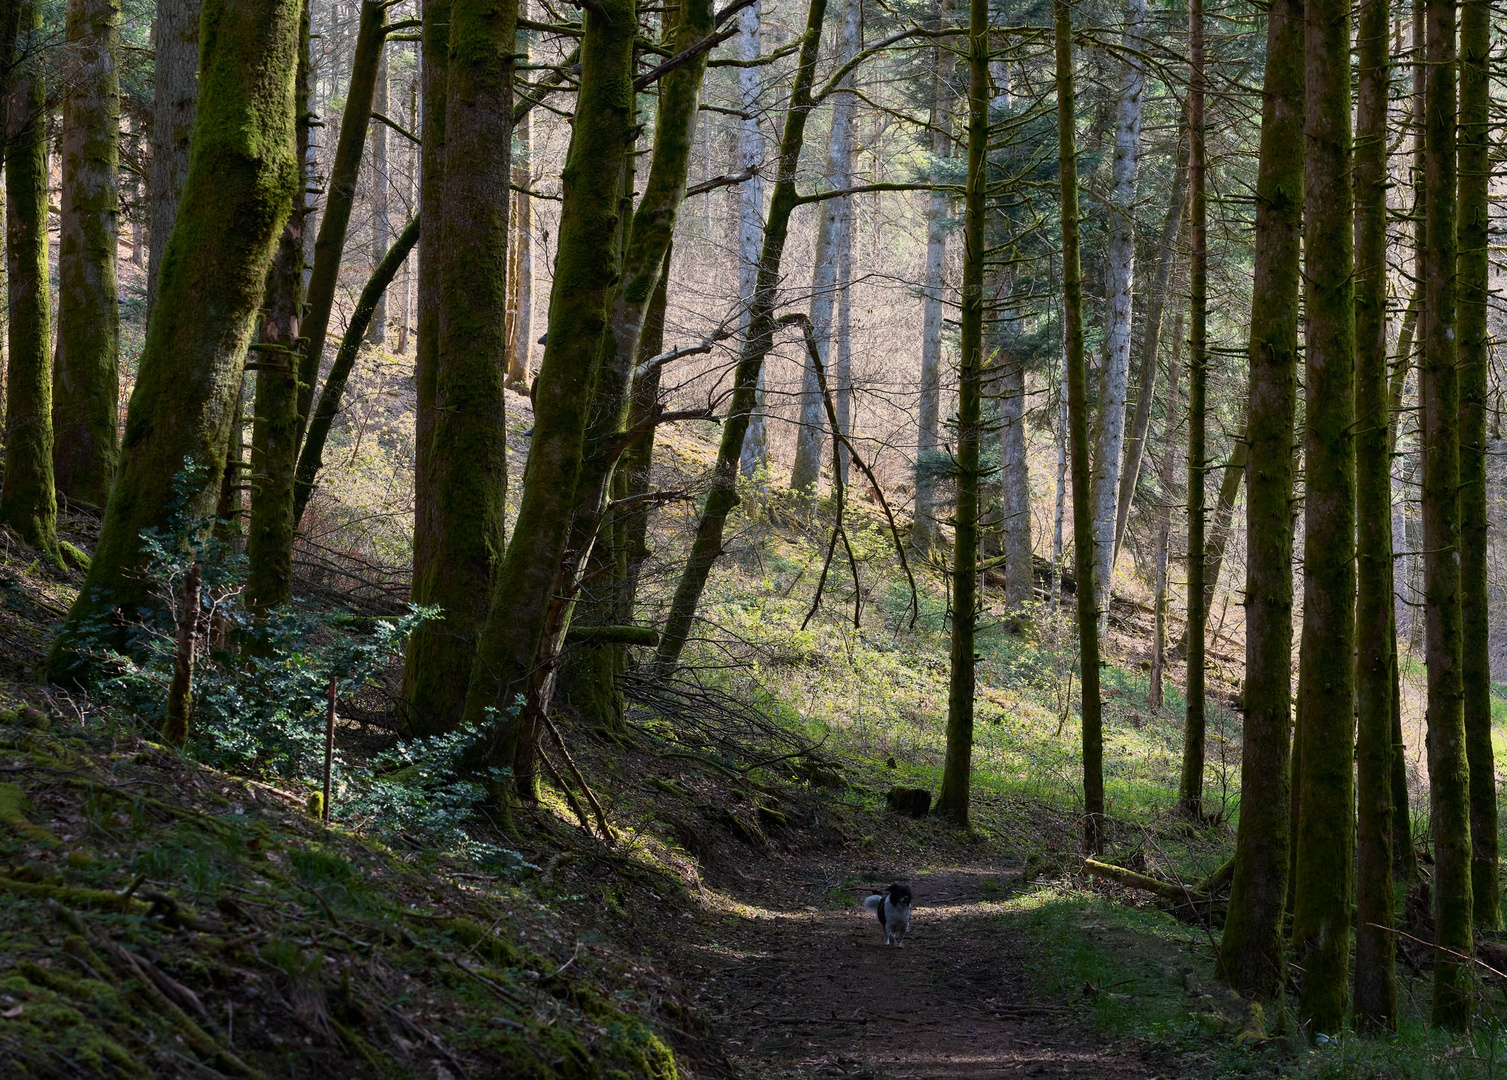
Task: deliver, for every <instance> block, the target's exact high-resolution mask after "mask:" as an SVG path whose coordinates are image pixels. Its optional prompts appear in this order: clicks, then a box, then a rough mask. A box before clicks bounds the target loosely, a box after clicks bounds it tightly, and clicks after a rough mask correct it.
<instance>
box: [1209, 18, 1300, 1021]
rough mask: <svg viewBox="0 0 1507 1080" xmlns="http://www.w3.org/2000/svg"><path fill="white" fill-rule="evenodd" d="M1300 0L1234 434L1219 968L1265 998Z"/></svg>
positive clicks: (1279, 959) (1279, 857)
mask: <svg viewBox="0 0 1507 1080" xmlns="http://www.w3.org/2000/svg"><path fill="white" fill-rule="evenodd" d="M1303 49H1304V13H1303V3H1302V0H1276V2H1275V3H1273V4H1272V5H1271V7H1270V8H1269V9H1268V11H1267V24H1266V75H1265V84H1264V86H1263V88H1262V109H1261V146H1260V164H1259V165H1258V168H1257V176H1256V236H1255V241H1256V245H1255V267H1254V270H1255V278H1254V281H1253V283H1252V289H1251V343H1250V376H1249V393H1248V399H1247V400H1248V404H1247V411H1246V442H1247V444H1248V446H1249V448H1250V449H1249V455H1250V456H1249V463H1248V465H1247V470H1248V471H1249V473H1250V476H1249V488H1248V491H1247V497H1246V524H1245V537H1246V577H1245V604H1246V609H1245V620H1246V633H1245V686H1244V690H1243V696H1244V698H1245V702H1244V704H1245V724H1244V732H1243V734H1244V739H1243V750H1242V754H1241V761H1240V790H1241V792H1242V797H1241V802H1240V824H1239V827H1238V829H1237V832H1236V837H1235V874H1234V877H1233V878H1232V879H1231V883H1230V905H1229V909H1228V911H1227V913H1226V915H1225V924H1224V935H1223V938H1222V939H1221V941H1220V949H1219V964H1220V968H1221V972H1222V974H1223V977H1224V979H1225V980H1226V981H1227V982H1228V983H1229V984H1230V985H1231V986H1232V987H1234V988H1235V989H1236V990H1238V991H1240V992H1241V993H1242V994H1247V995H1249V996H1251V997H1254V998H1262V999H1268V1000H1269V999H1271V998H1272V997H1275V996H1276V994H1277V993H1278V992H1279V991H1280V990H1281V988H1282V986H1283V984H1284V983H1285V981H1286V973H1285V966H1284V962H1283V934H1282V913H1283V908H1284V906H1285V904H1286V895H1287V880H1288V868H1289V856H1290V850H1291V843H1290V840H1291V833H1292V815H1291V809H1292V797H1293V793H1294V792H1293V788H1292V785H1291V781H1290V773H1289V769H1290V767H1291V766H1290V757H1291V741H1290V739H1291V736H1290V731H1291V728H1292V557H1293V505H1292V499H1293V474H1294V472H1295V470H1294V467H1293V465H1294V462H1293V456H1294V455H1293V427H1294V425H1295V424H1296V422H1297V393H1298V292H1299V288H1298V287H1299V282H1300V281H1301V278H1300V271H1299V256H1300V253H1301V250H1302V226H1303V157H1304V155H1303V111H1304V97H1305V92H1304V75H1303Z"/></svg>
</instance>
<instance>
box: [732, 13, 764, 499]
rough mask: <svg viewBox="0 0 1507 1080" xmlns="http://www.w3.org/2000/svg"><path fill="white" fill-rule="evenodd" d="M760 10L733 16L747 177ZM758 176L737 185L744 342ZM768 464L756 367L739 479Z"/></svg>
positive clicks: (757, 154)
mask: <svg viewBox="0 0 1507 1080" xmlns="http://www.w3.org/2000/svg"><path fill="white" fill-rule="evenodd" d="M762 18H763V4H762V3H760V0H754V3H752V4H750V5H749V6H748V7H746V8H744V9H743V10H742V11H741V12H739V14H738V57H739V59H741V60H743V61H744V63H745V65H746V66H744V67H741V68H739V69H738V108H739V109H740V110H741V111H742V113H743V119H742V120H741V121H740V122H739V124H738V166H739V168H740V170H742V171H744V172H748V171H749V170H753V169H758V168H759V167H761V166H762V165H763V164H764V136H763V135H762V134H761V133H760V131H759V119H758V109H759V98H760V97H761V96H762V95H763V93H764V81H763V80H764V76H763V69H762V68H760V67H758V66H756V65H753V64H750V63H748V61H751V60H757V59H758V58H759V51H760V49H761V48H762V45H761V36H762V35H761V31H762V21H761V20H762ZM763 221H764V175H763V173H762V172H755V173H754V174H753V175H752V176H750V177H749V178H748V179H747V180H745V181H743V183H741V184H739V185H738V300H739V303H741V304H742V308H743V310H742V313H741V316H740V318H739V327H738V328H739V330H741V331H742V333H743V340H744V341H745V342H746V341H747V340H748V328H749V325H750V321H751V319H752V313H753V309H754V305H755V302H756V301H755V296H754V294H755V291H756V290H757V289H758V286H759V256H760V248H761V247H762V245H763V237H764V226H763ZM768 461H769V435H768V432H767V430H766V426H765V419H764V370H763V366H762V365H761V366H760V368H759V375H758V380H757V383H756V385H755V387H754V401H753V408H752V412H751V413H750V414H749V418H748V431H747V433H746V434H745V435H744V438H743V446H742V448H741V449H740V451H739V464H738V467H739V471H740V472H741V473H742V475H743V476H744V478H746V479H749V480H754V481H755V482H756V484H758V483H761V482H762V481H761V480H760V477H761V475H762V470H763V469H764V468H765V467H766V466H767V465H768Z"/></svg>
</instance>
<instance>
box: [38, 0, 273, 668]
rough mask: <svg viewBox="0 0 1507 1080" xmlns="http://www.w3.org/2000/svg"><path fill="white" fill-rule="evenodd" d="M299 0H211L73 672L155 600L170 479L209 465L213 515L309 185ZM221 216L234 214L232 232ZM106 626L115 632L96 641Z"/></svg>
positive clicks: (199, 505) (204, 485)
mask: <svg viewBox="0 0 1507 1080" xmlns="http://www.w3.org/2000/svg"><path fill="white" fill-rule="evenodd" d="M298 16H299V0H206V3H205V8H204V35H203V41H204V49H203V55H202V56H201V57H200V60H199V105H198V116H197V118H196V120H195V123H194V134H193V140H192V147H193V148H192V152H191V155H190V162H189V170H188V179H187V181H186V182H185V184H184V187H183V198H182V203H181V207H180V209H181V213H180V214H179V215H178V223H177V224H176V225H175V226H174V228H173V233H172V236H171V237H170V238H169V240H168V244H167V251H166V253H165V254H164V256H163V259H162V267H161V277H160V278H159V279H158V283H157V284H158V287H157V306H156V308H155V309H154V310H153V313H152V320H151V323H150V325H149V326H148V328H147V338H146V346H145V348H144V349H143V350H142V354H141V362H140V367H139V371H138V375H137V379H136V389H135V390H134V392H133V393H132V395H131V402H130V405H129V407H128V410H127V413H126V430H125V439H124V440H123V443H122V447H121V461H120V469H119V472H118V474H117V476H116V480H115V485H114V487H113V488H111V491H110V501H109V504H108V505H107V507H106V509H105V520H104V526H103V528H102V529H101V531H100V537H99V543H98V545H97V546H96V548H95V551H94V557H93V559H92V560H91V562H90V565H89V573H88V576H87V577H86V578H85V581H84V586H83V588H82V589H80V591H79V596H78V599H77V600H76V601H74V604H73V607H72V608H71V609H70V611H69V613H68V619H67V621H66V623H65V624H64V626H63V631H62V633H61V635H60V636H59V638H58V640H57V641H56V642H55V643H54V645H53V649H52V653H51V655H50V656H49V658H48V672H49V675H50V676H51V677H52V678H54V679H68V680H73V679H77V678H79V677H81V676H82V675H83V674H84V673H85V671H86V670H87V667H88V665H89V664H90V660H89V659H88V657H87V656H85V655H81V654H80V652H79V649H80V647H81V646H83V645H84V644H85V642H86V641H87V642H88V643H89V645H90V647H97V646H98V645H100V644H109V645H113V646H116V647H124V646H125V645H126V644H127V640H126V639H127V636H128V631H127V628H128V627H129V626H131V625H133V624H134V622H135V621H136V620H137V619H139V618H150V617H151V616H152V613H153V609H154V607H155V604H156V601H155V599H154V597H153V594H152V584H151V582H150V581H149V580H148V579H147V576H146V575H145V574H144V573H143V572H142V571H143V568H144V565H145V562H146V558H147V556H146V553H145V552H144V551H143V550H142V547H141V530H142V529H145V528H163V527H165V526H166V525H167V524H168V519H169V515H170V514H172V513H173V511H174V507H175V506H176V505H177V504H178V498H177V495H176V493H175V490H174V488H175V484H174V477H175V475H178V474H181V473H182V472H183V470H184V464H183V463H184V459H185V458H187V459H188V460H189V461H191V462H193V463H194V464H195V465H197V466H199V467H200V471H199V472H198V474H197V475H196V476H195V478H194V482H193V484H192V485H191V486H190V490H189V491H188V499H187V502H186V504H184V505H183V507H182V510H183V512H184V513H185V514H187V515H189V516H190V517H193V516H198V515H207V514H209V513H211V512H212V511H213V510H214V507H215V503H216V501H217V498H218V495H219V490H220V473H221V471H222V470H223V468H224V466H225V454H226V436H227V434H228V432H229V427H230V423H231V418H232V416H233V413H234V409H235V397H236V394H237V390H238V388H239V386H240V382H241V370H242V365H243V363H244V361H245V356H246V347H247V345H248V344H249V343H250V339H251V332H252V327H253V322H254V320H255V316H256V312H257V309H258V307H259V306H260V305H261V301H262V294H263V292H264V287H265V284H266V275H267V268H268V266H269V265H270V264H271V261H272V253H273V248H274V245H275V243H276V240H277V236H278V234H279V233H280V232H281V230H282V227H283V223H284V221H285V219H286V217H287V214H288V211H289V208H290V207H291V206H292V200H293V195H294V193H295V192H296V191H298V190H299V188H300V163H299V161H298V160H297V155H296V152H295V145H294V107H293V99H294V93H293V89H294V88H293V83H294V71H295V68H296V65H297V62H298V41H299V17H298ZM226 222H235V223H236V227H235V228H233V229H228V228H226V227H225V223H226ZM101 626H106V627H111V629H110V630H108V631H106V632H105V634H104V637H105V639H106V640H105V641H104V642H100V641H99V640H98V635H99V630H98V628H99V627H101Z"/></svg>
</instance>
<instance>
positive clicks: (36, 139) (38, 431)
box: [0, 0, 60, 562]
mask: <svg viewBox="0 0 1507 1080" xmlns="http://www.w3.org/2000/svg"><path fill="white" fill-rule="evenodd" d="M20 26H21V29H20V32H19V34H18V36H17V41H16V52H15V56H16V59H17V65H16V67H15V68H14V73H13V74H12V76H11V91H10V96H9V100H8V103H7V110H6V112H7V117H6V141H7V143H8V144H9V146H8V154H7V157H6V162H5V239H6V243H5V255H6V260H5V263H6V266H5V269H6V277H7V279H8V282H7V283H8V286H9V294H10V325H9V326H8V327H7V330H8V342H9V346H10V352H9V360H8V363H7V366H6V380H5V480H4V483H3V484H0V525H8V526H10V528H11V530H12V531H14V532H15V534H16V535H17V536H18V537H20V538H21V540H22V541H24V542H25V543H28V544H31V545H32V546H33V547H36V548H38V549H39V550H41V551H42V552H44V553H45V554H47V555H48V556H49V558H51V559H52V561H54V562H57V561H58V560H59V559H60V554H59V549H58V541H57V520H58V504H57V494H56V490H55V488H54V487H53V474H52V443H53V432H52V364H51V357H50V355H49V352H50V350H49V348H48V338H49V336H50V333H51V327H50V326H49V317H50V311H51V303H50V292H49V286H48V274H47V91H46V87H45V85H44V83H43V76H42V65H43V54H42V51H41V50H42V45H43V42H44V40H45V39H44V32H43V29H42V8H41V5H40V4H38V3H36V2H35V0H27V2H24V3H23V4H22V6H21V20H20Z"/></svg>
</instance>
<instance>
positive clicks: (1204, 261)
mask: <svg viewBox="0 0 1507 1080" xmlns="http://www.w3.org/2000/svg"><path fill="white" fill-rule="evenodd" d="M1188 60H1189V68H1190V72H1189V86H1188V198H1189V204H1188V205H1189V213H1188V223H1189V227H1188V233H1189V240H1190V245H1189V246H1190V251H1189V273H1188V285H1189V293H1190V294H1191V301H1192V306H1191V311H1190V315H1189V333H1188V564H1187V565H1188V628H1187V638H1188V647H1187V659H1188V674H1187V686H1186V689H1185V691H1184V696H1185V697H1186V699H1187V718H1186V721H1185V723H1184V726H1183V768H1182V775H1181V777H1179V779H1178V785H1177V800H1178V806H1179V807H1180V809H1181V810H1182V812H1183V813H1184V814H1187V815H1189V816H1190V817H1199V816H1201V815H1202V814H1203V784H1204V623H1205V621H1206V620H1207V618H1208V611H1207V609H1206V607H1205V604H1204V561H1203V558H1202V557H1201V553H1202V552H1203V549H1204V461H1205V438H1204V428H1205V411H1206V410H1205V394H1206V390H1205V387H1206V384H1207V380H1208V374H1209V349H1208V317H1209V311H1208V289H1209V233H1208V205H1207V197H1206V194H1205V191H1204V169H1205V162H1204V92H1205V85H1206V80H1205V75H1204V14H1203V4H1202V2H1201V0H1190V3H1189V5H1188Z"/></svg>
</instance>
